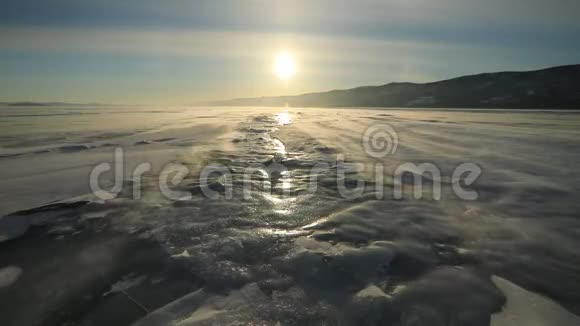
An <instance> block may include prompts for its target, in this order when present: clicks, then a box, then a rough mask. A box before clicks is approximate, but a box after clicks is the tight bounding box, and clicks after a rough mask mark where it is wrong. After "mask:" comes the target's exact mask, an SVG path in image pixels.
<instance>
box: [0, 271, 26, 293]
mask: <svg viewBox="0 0 580 326" xmlns="http://www.w3.org/2000/svg"><path fill="white" fill-rule="evenodd" d="M21 274H22V269H21V268H20V267H17V266H8V267H2V268H0V288H4V287H7V286H10V285H12V284H14V283H16V281H18V279H19V278H20V275H21Z"/></svg>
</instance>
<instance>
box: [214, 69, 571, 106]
mask: <svg viewBox="0 0 580 326" xmlns="http://www.w3.org/2000/svg"><path fill="white" fill-rule="evenodd" d="M203 104H204V105H215V106H281V105H286V104H288V105H290V106H296V107H353V106H355V107H356V106H360V107H400V108H404V107H408V108H522V109H524V108H525V109H580V65H567V66H558V67H552V68H547V69H542V70H535V71H523V72H513V71H509V72H496V73H484V74H478V75H470V76H463V77H458V78H453V79H448V80H442V81H437V82H431V83H423V84H419V83H390V84H385V85H380V86H363V87H357V88H352V89H346V90H333V91H329V92H321V93H309V94H302V95H296V96H273V97H258V98H242V99H233V100H225V101H213V102H209V103H207V102H206V103H203Z"/></svg>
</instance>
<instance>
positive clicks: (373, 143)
mask: <svg viewBox="0 0 580 326" xmlns="http://www.w3.org/2000/svg"><path fill="white" fill-rule="evenodd" d="M372 131H379V132H382V134H380V133H379V134H378V135H379V136H386V138H385V137H382V138H381V137H379V138H376V139H375V138H373V137H375V136H376V135H377V134H371V132H372ZM120 149H121V150H122V151H123V165H120V166H121V168H120V170H117V171H116V172H117V173H116V174H115V173H113V171H112V170H115V163H116V162H118V157H117V158H115V156H114V153H115V151H116V150H117V151H118V150H120ZM381 149H385V151H384V152H382V151H381ZM102 163H109V164H110V166H111V167H112V169H111V171H107V172H103V173H102V174H101V175H100V176H99V178H98V180H97V181H98V182H97V185H98V186H99V188H100V189H101V190H103V191H105V192H106V191H108V190H109V189H111V187H112V186H114V184H115V175H116V176H117V177H119V175H120V177H119V179H120V180H122V183H121V184H118V185H119V186H120V188H119V190H120V191H119V192H118V193H116V194H114V195H112V197H114V198H103V196H99V194H94V193H92V189H91V181H90V175H91V171H94V168H95V166H97V165H99V164H102ZM579 163H580V113H579V112H555V111H554V112H534V111H502V110H497V111H478V110H473V111H468V110H463V111H457V110H406V109H388V110H387V109H383V110H381V109H365V108H350V109H344V108H341V109H318V108H210V107H207V108H199V107H198V108H185V107H171V108H165V107H128V106H127V107H124V106H118V107H94V108H93V107H4V108H0V180H2V183H0V203H1V204H0V216H4V217H2V218H0V302H2V304H1V305H0V320H3V321H2V324H4V323H5V322H6V323H7V324H8V325H49V324H66V323H70V324H73V325H76V324H83V325H103V324H110V325H127V324H132V323H134V322H137V323H138V324H139V325H177V324H179V325H240V324H243V325H246V324H255V325H383V324H387V325H390V324H393V325H430V326H431V325H494V326H497V325H502V326H505V325H521V324H526V325H534V324H533V322H537V325H558V326H565V325H579V324H580V318H579V317H577V315H578V314H580V305H579V303H580V254H579V253H578V248H580V215H579V213H578V212H580V200H579V199H580V197H579V195H578V194H579V193H580V168H579V167H578V164H579ZM144 164H146V165H144ZM465 164H467V165H465ZM208 167H210V168H209V169H208ZM402 167H406V170H403V171H404V172H405V173H403V174H401V173H398V172H401V171H402V170H401V168H402ZM460 167H468V168H469V170H466V171H464V172H466V173H464V174H463V175H464V176H465V175H469V174H470V173H472V175H473V176H474V178H473V180H470V179H461V178H459V179H457V178H455V177H456V176H457V177H459V176H461V175H460V173H459V172H458V168H460ZM474 168H478V171H476V172H477V173H475V172H474V171H473V169H474ZM220 169H221V170H220ZM421 169H426V171H422V170H421ZM135 171H141V172H140V173H136V172H135ZM181 172H183V173H181ZM422 172H427V173H424V174H423V173H422ZM180 173H181V175H179V174H180ZM177 175H179V176H178V177H177ZM200 176H202V177H203V178H200ZM204 176H207V178H206V177H204ZM475 176H476V177H475ZM206 182H207V187H206V184H205V183H206ZM418 183H419V185H420V186H421V187H419V188H417V187H418ZM160 184H162V185H163V186H167V189H164V188H163V186H160ZM93 188H94V184H93ZM457 189H460V190H464V192H463V193H458V190H457ZM465 193H467V194H471V195H475V197H473V196H467V197H466V196H464V195H462V194H465ZM418 194H420V197H421V198H418V197H419V196H417V195H418ZM530 306H534V307H535V308H534V309H530V308H529V307H530ZM529 310H533V311H529ZM145 316H146V317H145ZM143 317H145V318H143ZM540 321H541V322H540Z"/></svg>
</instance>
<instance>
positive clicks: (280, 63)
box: [274, 52, 296, 80]
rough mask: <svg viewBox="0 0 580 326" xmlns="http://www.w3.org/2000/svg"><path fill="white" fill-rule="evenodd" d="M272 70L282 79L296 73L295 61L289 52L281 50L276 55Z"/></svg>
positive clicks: (286, 78)
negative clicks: (281, 51)
mask: <svg viewBox="0 0 580 326" xmlns="http://www.w3.org/2000/svg"><path fill="white" fill-rule="evenodd" d="M274 72H275V73H276V76H278V78H280V79H282V80H288V79H290V78H291V77H292V76H294V74H296V63H295V62H294V58H293V57H292V55H291V54H290V53H287V52H283V53H280V54H279V55H278V57H276V62H275V64H274Z"/></svg>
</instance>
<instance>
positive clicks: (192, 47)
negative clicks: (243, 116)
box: [0, 0, 580, 105]
mask: <svg viewBox="0 0 580 326" xmlns="http://www.w3.org/2000/svg"><path fill="white" fill-rule="evenodd" d="M578 13H580V1H578V0H486V1H482V0H478V1H474V0H439V1H433V0H358V1H345V0H318V1H316V0H293V1H290V0H286V1H284V0H279V1H276V0H269V1H265V0H246V1H243V0H221V1H220V0H207V1H206V0H200V1H195V0H190V1H185V0H166V1H157V0H155V1H154V0H93V1H88V0H0V101H70V102H80V103H87V102H99V103H118V104H176V105H178V104H189V103H195V102H198V101H204V100H216V99H228V98H239V97H255V96H273V95H287V94H301V93H307V92H316V91H325V90H331V89H345V88H350V87H356V86H362V85H380V84H385V83H389V82H429V81H435V80H441V79H446V78H452V77H457V76H461V75H466V74H475V73H481V72H494V71H505V70H533V69H540V68H545V67H550V66H556V65H564V64H578V63H580V36H579V35H580V19H578V17H579V16H578V15H579V14H578ZM281 51H286V52H289V53H291V54H292V55H293V57H294V59H295V61H296V65H297V74H296V75H295V76H294V77H293V78H292V79H291V80H290V81H289V82H288V83H286V82H283V81H281V80H279V79H278V78H277V77H276V76H275V74H274V73H273V65H274V60H275V57H276V55H277V54H278V53H280V52H281Z"/></svg>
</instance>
